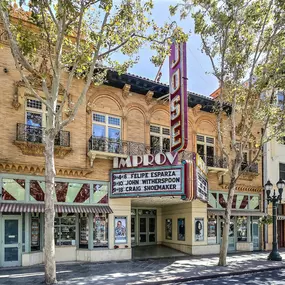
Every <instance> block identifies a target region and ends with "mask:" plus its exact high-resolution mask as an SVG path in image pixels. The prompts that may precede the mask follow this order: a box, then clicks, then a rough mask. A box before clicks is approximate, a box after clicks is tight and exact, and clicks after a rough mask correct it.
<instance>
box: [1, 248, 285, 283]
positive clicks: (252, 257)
mask: <svg viewBox="0 0 285 285" xmlns="http://www.w3.org/2000/svg"><path fill="white" fill-rule="evenodd" d="M268 254H269V253H268V252H259V253H239V254H231V255H230V256H229V257H228V266H226V267H219V266H217V262H218V257H217V256H182V257H176V258H161V259H148V260H132V261H124V262H108V263H77V262H76V263H65V264H58V265H57V279H58V284H60V285H61V284H69V285H75V284H76V285H89V284H96V285H101V284H102V285H113V284H114V285H126V284H129V285H139V284H146V285H154V284H174V283H176V284H177V283H178V284H187V282H189V281H195V282H196V283H193V284H204V282H208V281H205V280H206V279H209V278H217V277H223V278H221V279H220V281H221V280H224V278H228V276H232V277H231V278H239V277H238V276H236V275H237V274H239V275H241V274H245V273H250V274H255V273H256V272H262V271H266V270H268V271H267V272H264V274H265V276H266V274H269V272H273V271H270V270H274V269H284V270H285V262H284V261H282V262H276V261H267V256H268ZM281 255H282V257H283V260H285V251H284V252H281ZM281 272H284V271H281ZM282 274H283V273H282ZM43 279H44V267H43V266H42V265H41V266H32V267H18V268H11V269H7V268H2V269H0V284H1V285H8V284H9V285H20V284H21V285H22V284H24V285H36V284H43ZM216 280H218V279H212V280H211V284H212V282H218V281H216ZM189 284H191V283H189ZM205 284H210V283H205ZM213 284H228V283H219V282H218V283H213ZM229 284H231V283H229ZM232 284H235V283H232ZM250 284H264V283H261V282H260V283H250ZM268 284H271V283H268ZM279 284H282V283H279ZM283 284H285V279H284V283H283Z"/></svg>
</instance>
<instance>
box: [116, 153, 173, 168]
mask: <svg viewBox="0 0 285 285" xmlns="http://www.w3.org/2000/svg"><path fill="white" fill-rule="evenodd" d="M177 162H178V154H177V152H176V153H175V152H173V153H171V152H166V153H163V152H160V153H157V154H145V155H132V156H128V157H127V158H120V157H115V158H114V160H113V168H130V167H147V166H159V165H176V164H177Z"/></svg>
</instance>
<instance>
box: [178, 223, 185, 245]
mask: <svg viewBox="0 0 285 285" xmlns="http://www.w3.org/2000/svg"><path fill="white" fill-rule="evenodd" d="M177 227H178V236H177V239H178V240H185V219H184V218H183V219H181V218H180V219H178V220H177Z"/></svg>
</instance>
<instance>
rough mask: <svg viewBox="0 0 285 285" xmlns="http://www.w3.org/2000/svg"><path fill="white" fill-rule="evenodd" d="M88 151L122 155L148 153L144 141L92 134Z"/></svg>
mask: <svg viewBox="0 0 285 285" xmlns="http://www.w3.org/2000/svg"><path fill="white" fill-rule="evenodd" d="M89 151H97V152H106V153H113V154H123V155H143V154H145V153H148V148H147V146H146V145H145V144H144V143H137V142H131V141H124V140H120V139H111V138H106V137H95V136H92V137H90V139H89Z"/></svg>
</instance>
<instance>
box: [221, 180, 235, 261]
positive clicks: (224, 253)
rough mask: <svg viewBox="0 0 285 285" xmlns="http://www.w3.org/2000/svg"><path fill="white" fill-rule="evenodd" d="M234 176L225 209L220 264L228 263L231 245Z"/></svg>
mask: <svg viewBox="0 0 285 285" xmlns="http://www.w3.org/2000/svg"><path fill="white" fill-rule="evenodd" d="M234 180H235V179H234V178H232V179H231V183H230V185H229V191H228V200H227V207H226V209H225V218H224V226H223V240H222V244H221V248H220V256H219V263H218V265H219V266H226V265H227V254H228V245H229V229H230V221H231V212H232V204H233V197H234V193H235V186H236V185H235V184H236V183H235V182H234Z"/></svg>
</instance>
